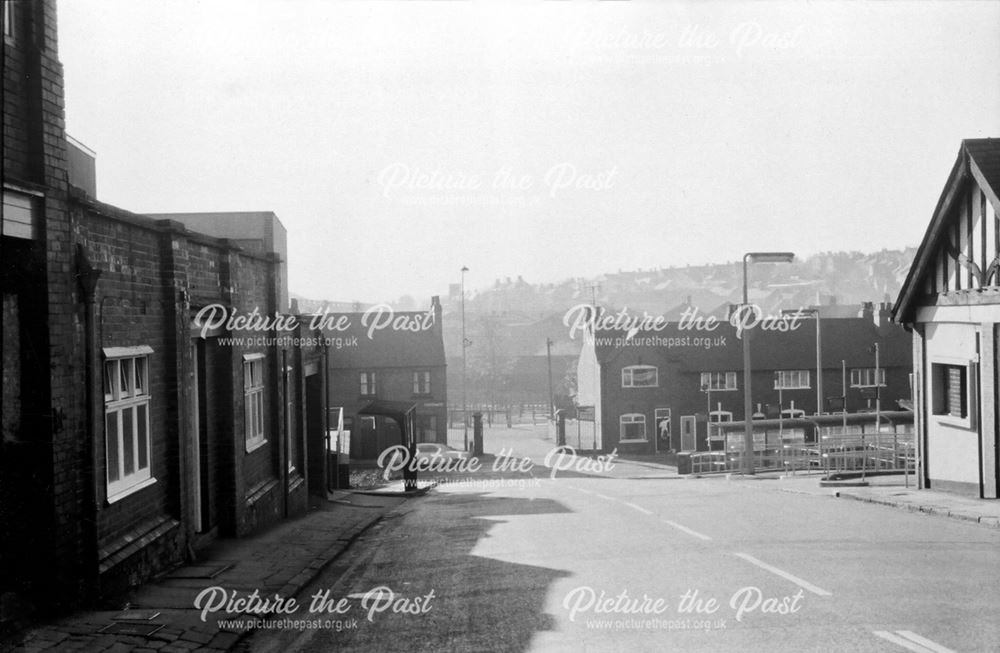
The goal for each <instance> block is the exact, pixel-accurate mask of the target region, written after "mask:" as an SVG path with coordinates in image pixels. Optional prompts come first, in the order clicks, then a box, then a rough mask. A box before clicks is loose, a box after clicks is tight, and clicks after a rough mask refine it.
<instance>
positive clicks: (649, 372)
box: [622, 365, 659, 388]
mask: <svg viewBox="0 0 1000 653" xmlns="http://www.w3.org/2000/svg"><path fill="white" fill-rule="evenodd" d="M658 385H659V380H658V377H657V373H656V368H655V367H653V366H652V365H629V366H628V367H623V368H622V387H623V388H655V387H657V386H658Z"/></svg>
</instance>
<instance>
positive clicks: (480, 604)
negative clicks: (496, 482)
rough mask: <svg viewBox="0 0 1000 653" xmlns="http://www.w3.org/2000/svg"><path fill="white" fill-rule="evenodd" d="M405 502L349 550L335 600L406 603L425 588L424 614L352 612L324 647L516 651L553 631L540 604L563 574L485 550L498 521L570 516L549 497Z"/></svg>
mask: <svg viewBox="0 0 1000 653" xmlns="http://www.w3.org/2000/svg"><path fill="white" fill-rule="evenodd" d="M411 505H412V506H413V507H409V506H408V508H407V509H406V510H403V511H399V512H397V513H395V514H394V515H392V516H390V517H389V518H387V519H386V520H384V521H383V523H382V524H381V525H380V528H377V530H376V531H375V532H373V533H372V534H371V535H369V536H367V537H365V538H364V539H362V540H360V541H359V542H358V543H356V545H355V546H357V547H359V551H360V557H361V560H360V563H359V564H354V565H352V570H349V573H348V574H347V575H346V576H345V577H343V578H342V579H341V582H339V583H338V586H343V587H345V589H344V590H342V594H348V593H351V594H356V593H360V592H365V591H368V590H370V589H371V588H373V587H378V586H389V587H391V588H392V589H393V590H394V591H397V592H399V593H400V594H404V595H407V596H411V595H412V596H424V595H426V594H427V593H428V592H430V591H432V590H433V591H434V599H433V603H432V605H433V608H432V609H431V610H429V611H428V612H427V613H426V614H419V615H413V614H391V613H390V612H389V611H387V612H385V613H380V614H375V615H373V618H372V619H371V620H370V621H369V620H368V619H367V617H368V615H367V613H366V612H364V611H361V612H359V613H358V614H359V615H361V616H363V617H364V619H363V621H362V623H361V625H360V627H359V628H358V629H357V630H351V631H344V632H342V633H334V634H332V635H333V637H330V638H324V639H327V641H328V643H329V644H331V645H333V646H335V647H336V648H337V649H338V650H359V651H360V650H378V651H397V650H407V651H440V650H448V651H524V650H527V649H528V648H529V645H530V642H531V639H532V637H533V635H534V634H535V633H537V632H540V631H546V630H551V629H552V628H553V626H554V620H553V617H552V616H551V615H549V614H547V613H546V598H547V596H548V593H549V591H550V589H551V587H552V585H553V583H554V582H555V581H557V580H558V579H560V578H563V577H566V576H568V575H569V574H568V572H566V571H562V570H559V569H551V568H547V567H538V566H532V565H523V564H518V563H515V562H512V561H509V560H504V559H503V558H504V557H506V556H508V555H509V556H510V557H511V558H513V557H516V555H517V554H516V552H505V551H503V550H498V549H497V547H496V545H491V543H490V539H491V531H493V530H494V529H495V528H496V527H497V526H498V524H502V523H504V522H506V521H508V520H505V519H503V517H505V516H509V517H511V519H516V518H518V517H520V516H525V515H554V514H560V513H568V512H570V511H569V509H567V508H566V507H565V506H564V505H562V504H561V503H559V502H557V501H552V500H549V499H521V498H511V497H498V496H495V495H491V494H487V493H469V494H438V495H436V496H435V495H429V496H428V497H426V498H425V499H422V500H420V501H419V502H413V504H411ZM338 590H339V587H338ZM316 650H327V649H319V648H317V649H316Z"/></svg>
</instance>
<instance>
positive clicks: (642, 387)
mask: <svg viewBox="0 0 1000 653" xmlns="http://www.w3.org/2000/svg"><path fill="white" fill-rule="evenodd" d="M659 387H660V386H658V385H623V386H622V388H623V389H625V390H646V389H649V388H654V389H655V388H659Z"/></svg>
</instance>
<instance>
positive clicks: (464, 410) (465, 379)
mask: <svg viewBox="0 0 1000 653" xmlns="http://www.w3.org/2000/svg"><path fill="white" fill-rule="evenodd" d="M468 271H469V268H467V267H465V266H464V265H463V266H462V434H463V440H464V443H465V444H464V447H465V451H468V450H469V419H468V412H469V404H468V395H467V392H466V386H467V385H468V384H469V382H468V377H467V376H466V371H467V364H466V356H465V350H466V349H468V348H469V340H468V338H466V337H465V273H466V272H468Z"/></svg>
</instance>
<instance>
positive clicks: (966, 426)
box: [893, 138, 1000, 499]
mask: <svg viewBox="0 0 1000 653" xmlns="http://www.w3.org/2000/svg"><path fill="white" fill-rule="evenodd" d="M998 216H1000V139H997V138H980V139H970V140H965V141H962V144H961V146H960V147H959V151H958V157H957V158H956V159H955V164H954V166H952V170H951V174H950V175H949V176H948V179H947V181H946V182H945V185H944V188H943V190H942V191H941V197H940V199H939V200H938V203H937V206H936V207H935V208H934V212H933V213H932V214H931V221H930V224H929V225H928V227H927V232H926V235H925V236H924V239H923V241H922V242H921V243H920V247H919V248H918V249H917V253H916V256H915V257H914V260H913V266H912V267H911V268H910V272H909V274H908V276H907V278H906V281H905V282H904V284H903V288H902V289H901V290H900V292H899V299H898V301H897V302H896V309H895V312H894V314H893V319H894V320H896V321H897V322H900V323H901V324H905V325H907V327H909V328H910V329H912V332H913V367H914V372H915V373H914V378H915V384H914V385H915V386H916V392H915V393H914V394H915V398H916V401H915V412H916V415H917V420H916V423H917V452H918V461H919V462H918V474H917V476H918V479H919V484H920V487H922V488H933V489H941V490H949V491H954V492H958V493H961V494H966V495H970V496H973V497H981V498H986V499H997V498H1000V422H998V421H997V409H998V406H1000V382H998V379H997V370H998V369H1000V292H998V291H1000V223H998V219H1000V218H998Z"/></svg>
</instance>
